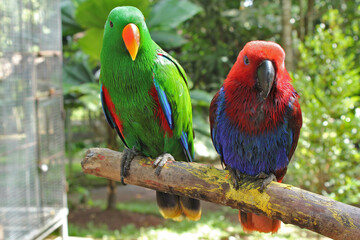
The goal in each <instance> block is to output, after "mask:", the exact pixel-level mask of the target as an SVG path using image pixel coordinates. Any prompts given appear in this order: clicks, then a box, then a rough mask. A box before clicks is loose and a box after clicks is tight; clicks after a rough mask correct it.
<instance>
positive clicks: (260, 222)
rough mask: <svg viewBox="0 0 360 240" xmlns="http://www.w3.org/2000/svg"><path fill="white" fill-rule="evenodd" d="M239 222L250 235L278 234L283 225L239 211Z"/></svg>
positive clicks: (273, 220) (279, 222)
mask: <svg viewBox="0 0 360 240" xmlns="http://www.w3.org/2000/svg"><path fill="white" fill-rule="evenodd" d="M239 221H240V223H241V226H242V227H243V229H244V231H245V232H247V233H250V232H252V231H258V232H263V233H270V232H271V233H276V232H277V231H278V230H279V228H280V225H281V221H279V220H275V219H271V218H268V217H266V216H259V215H256V214H255V213H245V212H242V211H239Z"/></svg>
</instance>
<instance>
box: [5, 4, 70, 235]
mask: <svg viewBox="0 0 360 240" xmlns="http://www.w3.org/2000/svg"><path fill="white" fill-rule="evenodd" d="M61 49H62V45H61V16H60V1H59V0H15V1H10V0H0V239H2V238H3V239H33V238H42V237H44V236H45V235H46V234H47V233H48V232H50V231H51V230H53V229H54V228H57V227H59V226H61V225H63V226H64V229H65V230H64V232H66V224H67V222H66V217H67V208H66V189H65V175H64V137H63V118H62V105H63V103H62V101H63V100H62V90H61V67H62V55H61Z"/></svg>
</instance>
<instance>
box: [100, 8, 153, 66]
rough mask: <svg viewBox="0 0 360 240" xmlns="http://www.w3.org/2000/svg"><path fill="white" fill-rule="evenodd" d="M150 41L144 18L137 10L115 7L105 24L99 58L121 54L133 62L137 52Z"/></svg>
mask: <svg viewBox="0 0 360 240" xmlns="http://www.w3.org/2000/svg"><path fill="white" fill-rule="evenodd" d="M151 41H152V40H151V37H150V34H149V31H148V29H147V26H146V24H145V17H144V15H143V14H142V13H141V11H140V10H139V9H137V8H136V7H129V6H125V7H116V8H114V9H113V10H111V12H110V14H109V16H108V18H107V20H106V23H105V30H104V38H103V48H102V50H101V58H103V55H104V54H106V55H108V54H110V55H114V54H121V55H124V56H126V58H129V59H131V60H132V61H135V60H136V56H137V54H138V52H140V51H142V49H144V47H146V46H147V45H149V43H150V42H151Z"/></svg>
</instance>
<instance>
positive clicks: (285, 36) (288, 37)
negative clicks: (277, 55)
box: [281, 0, 294, 71]
mask: <svg viewBox="0 0 360 240" xmlns="http://www.w3.org/2000/svg"><path fill="white" fill-rule="evenodd" d="M281 9H282V46H283V48H284V50H285V53H286V57H285V66H286V69H287V70H288V71H292V70H293V69H294V54H293V49H292V26H291V23H290V19H291V1H290V0H282V2H281Z"/></svg>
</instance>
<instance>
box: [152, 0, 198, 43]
mask: <svg viewBox="0 0 360 240" xmlns="http://www.w3.org/2000/svg"><path fill="white" fill-rule="evenodd" d="M200 11H202V8H201V7H199V6H197V5H195V4H193V3H191V2H190V1H187V0H186V1H177V0H162V1H159V2H158V3H157V4H155V5H154V7H153V8H152V9H151V12H150V16H149V19H148V20H147V25H148V27H149V30H150V33H151V37H152V39H153V40H154V41H155V42H156V43H158V44H159V45H160V46H161V47H163V48H165V49H171V48H177V47H180V46H182V45H183V44H184V43H186V42H187V41H186V39H185V38H184V37H182V36H181V35H179V34H178V33H177V27H178V26H179V25H180V24H182V23H183V22H185V21H186V20H188V19H190V18H192V17H193V16H194V15H196V14H197V13H199V12H200Z"/></svg>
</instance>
